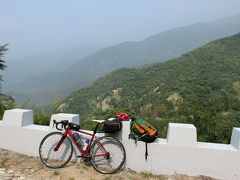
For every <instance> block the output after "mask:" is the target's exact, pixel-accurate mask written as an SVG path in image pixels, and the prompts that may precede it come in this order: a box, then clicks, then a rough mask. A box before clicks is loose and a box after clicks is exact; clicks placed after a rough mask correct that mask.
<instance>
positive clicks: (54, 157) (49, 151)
mask: <svg viewBox="0 0 240 180" xmlns="http://www.w3.org/2000/svg"><path fill="white" fill-rule="evenodd" d="M62 137H63V134H62V133H61V132H52V133H49V134H48V135H46V136H45V137H44V138H43V140H42V141H41V143H40V146H39V156H40V159H41V160H42V162H43V163H44V164H45V165H46V166H47V167H50V168H61V167H63V166H65V165H66V164H67V163H68V162H69V161H70V160H71V157H72V154H73V146H72V142H71V140H70V139H69V138H68V137H66V138H65V139H64V140H63V142H62V143H61V145H60V146H59V148H58V150H56V151H55V150H54V148H55V147H56V146H57V144H58V143H59V141H60V140H61V138H62Z"/></svg>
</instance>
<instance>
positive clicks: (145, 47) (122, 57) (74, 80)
mask: <svg viewBox="0 0 240 180" xmlns="http://www.w3.org/2000/svg"><path fill="white" fill-rule="evenodd" d="M238 32H240V15H237V16H234V17H229V18H225V19H220V20H217V21H213V22H208V23H197V24H193V25H190V26H185V27H180V28H176V29H172V30H169V31H166V32H163V33H160V34H156V35H153V36H151V37H148V38H146V39H145V40H143V41H139V42H124V43H120V44H117V45H115V46H111V47H108V48H105V49H102V50H100V51H98V52H96V53H95V54H92V55H89V56H87V57H84V58H80V59H79V60H78V61H75V63H74V64H72V66H71V67H70V68H68V69H66V70H65V71H64V72H56V73H52V72H51V71H50V72H45V74H44V75H39V76H36V77H32V78H31V79H29V80H26V81H25V82H23V83H18V84H11V85H10V84H9V85H8V86H7V87H6V89H7V90H8V91H9V92H12V93H11V94H13V95H15V98H16V100H17V101H19V100H20V101H24V99H25V100H26V97H32V99H31V102H32V103H50V101H51V97H53V95H54V96H55V97H57V96H59V97H64V96H66V95H68V94H69V93H70V92H72V91H76V90H78V89H79V88H82V87H86V86H87V85H89V84H90V83H91V82H93V81H94V80H96V79H97V78H99V77H101V76H103V75H105V74H106V73H109V72H111V71H113V70H115V69H118V68H122V67H136V66H143V65H149V64H153V63H157V62H163V61H167V60H170V59H172V58H175V57H178V56H180V55H181V54H183V53H186V52H188V51H191V50H193V49H195V48H197V47H200V46H202V45H204V44H206V43H208V42H210V41H212V40H215V39H218V38H221V37H225V36H229V35H233V34H235V33H238ZM66 61H67V58H66ZM69 65H70V63H69ZM60 69H61V68H60ZM23 94H25V98H24V99H20V98H21V97H23V96H22V95H23ZM43 97H44V98H43Z"/></svg>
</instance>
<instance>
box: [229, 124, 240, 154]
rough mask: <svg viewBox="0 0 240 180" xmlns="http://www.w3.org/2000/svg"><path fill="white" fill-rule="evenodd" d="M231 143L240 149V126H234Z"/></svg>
mask: <svg viewBox="0 0 240 180" xmlns="http://www.w3.org/2000/svg"><path fill="white" fill-rule="evenodd" d="M231 145H232V146H233V147H235V148H236V149H238V150H240V128H233V131H232V137H231Z"/></svg>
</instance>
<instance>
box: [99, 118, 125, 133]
mask: <svg viewBox="0 0 240 180" xmlns="http://www.w3.org/2000/svg"><path fill="white" fill-rule="evenodd" d="M121 129H122V121H120V120H119V119H117V118H110V119H108V120H107V121H105V122H104V124H103V131H104V132H105V133H115V132H118V131H120V130H121Z"/></svg>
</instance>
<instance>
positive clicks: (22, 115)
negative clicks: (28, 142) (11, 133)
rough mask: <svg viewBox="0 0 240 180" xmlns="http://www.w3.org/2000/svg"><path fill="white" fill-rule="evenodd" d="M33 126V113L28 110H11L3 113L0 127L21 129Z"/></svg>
mask: <svg viewBox="0 0 240 180" xmlns="http://www.w3.org/2000/svg"><path fill="white" fill-rule="evenodd" d="M31 124H33V111H32V110H28V109H12V110H7V111H5V112H4V115H3V121H2V125H4V126H12V127H22V126H27V125H31Z"/></svg>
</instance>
